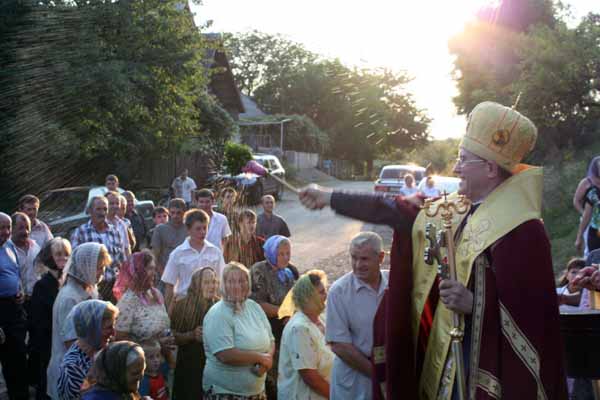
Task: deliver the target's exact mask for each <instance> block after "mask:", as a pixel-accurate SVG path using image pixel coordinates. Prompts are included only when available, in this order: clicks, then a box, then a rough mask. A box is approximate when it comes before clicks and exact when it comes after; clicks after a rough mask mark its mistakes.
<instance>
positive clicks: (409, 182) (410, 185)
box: [400, 174, 419, 196]
mask: <svg viewBox="0 0 600 400" xmlns="http://www.w3.org/2000/svg"><path fill="white" fill-rule="evenodd" d="M418 191H419V189H417V187H416V186H415V177H414V176H412V174H406V175H404V186H403V187H402V189H400V193H401V194H402V195H403V196H412V195H413V194H416V193H417V192H418Z"/></svg>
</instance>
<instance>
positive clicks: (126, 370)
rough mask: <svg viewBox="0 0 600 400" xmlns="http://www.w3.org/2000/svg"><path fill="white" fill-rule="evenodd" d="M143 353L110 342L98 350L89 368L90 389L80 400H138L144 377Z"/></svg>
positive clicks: (131, 345)
mask: <svg viewBox="0 0 600 400" xmlns="http://www.w3.org/2000/svg"><path fill="white" fill-rule="evenodd" d="M145 369H146V360H145V358H144V350H142V347H141V346H140V345H139V344H137V343H134V342H129V341H121V342H114V343H111V344H109V345H108V347H107V348H105V349H104V350H102V351H101V352H100V353H99V354H98V356H97V357H96V360H95V361H94V366H93V367H92V373H91V375H92V376H91V378H90V381H91V382H92V383H93V385H92V386H91V387H90V389H89V390H87V391H85V392H84V393H83V395H82V396H81V398H82V399H83V400H140V395H139V393H138V389H139V386H140V381H141V380H142V378H143V376H144V370H145Z"/></svg>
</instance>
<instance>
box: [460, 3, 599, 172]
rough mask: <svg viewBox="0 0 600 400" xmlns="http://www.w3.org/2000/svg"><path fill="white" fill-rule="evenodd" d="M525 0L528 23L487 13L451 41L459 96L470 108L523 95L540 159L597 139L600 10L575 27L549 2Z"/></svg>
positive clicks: (522, 106)
mask: <svg viewBox="0 0 600 400" xmlns="http://www.w3.org/2000/svg"><path fill="white" fill-rule="evenodd" d="M524 3H526V4H527V5H528V7H529V8H528V10H529V14H528V15H529V17H528V18H529V19H527V18H526V20H527V21H529V22H528V23H527V24H525V25H522V24H517V25H514V24H510V23H508V22H506V21H504V23H502V22H497V23H489V22H486V21H481V20H480V21H478V22H474V23H471V24H468V25H467V26H466V27H465V29H464V30H463V31H462V32H461V33H459V34H458V35H456V36H455V37H454V38H452V40H451V41H450V42H449V47H450V51H451V53H453V54H454V55H456V59H455V71H454V75H455V79H456V81H457V87H458V89H459V95H458V96H457V97H455V99H454V102H455V104H456V106H457V107H458V110H459V113H462V114H468V113H469V112H470V111H471V110H472V109H473V108H474V107H475V105H477V104H478V103H480V102H481V101H485V100H492V101H498V102H500V103H503V104H506V105H512V104H513V103H514V102H515V100H516V99H517V97H518V95H519V94H521V100H520V102H519V105H518V109H519V111H521V112H522V113H523V114H524V115H526V116H528V117H529V118H531V119H532V121H533V122H534V123H535V124H536V126H537V127H538V130H539V136H538V144H537V146H536V151H535V153H534V154H533V159H534V160H538V161H539V160H541V159H545V158H554V157H555V156H556V155H557V154H559V153H560V152H561V151H564V150H565V149H566V148H568V147H569V146H575V147H582V146H584V145H587V144H589V143H590V141H591V140H593V137H592V134H591V132H593V131H594V130H595V128H596V127H597V125H598V120H599V119H600V100H599V99H600V91H599V89H598V88H599V85H598V83H599V80H598V77H599V76H600V46H598V43H599V42H600V14H589V15H588V16H587V17H586V18H584V19H583V20H582V21H581V22H580V24H579V26H577V27H575V28H572V29H571V28H568V27H567V26H566V24H565V23H564V22H563V21H562V20H561V18H562V17H561V16H560V15H559V13H560V10H554V9H553V8H552V7H551V6H550V5H549V4H548V2H547V1H545V0H535V1H534V0H528V1H527V2H524ZM503 8H505V7H503ZM549 13H550V14H549ZM549 15H550V16H549Z"/></svg>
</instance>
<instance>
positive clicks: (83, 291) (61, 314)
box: [47, 242, 111, 399]
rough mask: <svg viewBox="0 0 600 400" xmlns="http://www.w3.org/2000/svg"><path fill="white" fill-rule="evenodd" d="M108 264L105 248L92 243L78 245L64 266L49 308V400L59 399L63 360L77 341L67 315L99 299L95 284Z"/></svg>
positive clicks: (108, 258)
mask: <svg viewBox="0 0 600 400" xmlns="http://www.w3.org/2000/svg"><path fill="white" fill-rule="evenodd" d="M110 263H111V258H110V255H109V254H108V250H107V249H106V247H105V246H104V245H102V244H98V243H93V242H92V243H84V244H81V245H79V246H77V247H76V248H75V249H74V250H73V254H72V255H71V258H70V259H69V261H68V263H67V266H66V268H65V273H66V274H67V281H66V283H65V285H64V286H63V287H62V289H60V290H59V292H58V296H56V301H55V302H54V306H53V307H52V355H51V357H50V363H49V364H48V371H47V379H48V380H47V385H48V396H50V397H51V398H52V399H58V391H57V387H56V384H57V381H58V375H59V366H60V363H61V361H62V358H63V356H64V355H65V353H66V352H67V350H68V349H69V347H71V344H73V342H74V341H75V340H76V339H77V333H76V332H75V327H74V325H73V321H72V320H70V319H69V318H68V315H69V313H70V312H71V310H72V309H73V307H75V306H76V305H77V304H79V303H81V302H82V301H85V300H89V299H94V298H96V297H98V291H97V288H96V284H97V283H98V282H99V281H100V280H101V279H102V276H103V274H104V269H105V268H106V266H108V265H110Z"/></svg>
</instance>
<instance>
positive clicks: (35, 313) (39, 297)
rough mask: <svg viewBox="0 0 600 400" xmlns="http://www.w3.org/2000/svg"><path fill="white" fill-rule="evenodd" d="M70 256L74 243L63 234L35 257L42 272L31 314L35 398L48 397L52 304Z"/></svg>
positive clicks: (48, 242)
mask: <svg viewBox="0 0 600 400" xmlns="http://www.w3.org/2000/svg"><path fill="white" fill-rule="evenodd" d="M70 256H71V244H70V243H69V241H68V240H66V239H63V238H61V237H56V238H54V239H50V240H49V241H47V242H46V243H45V244H44V247H42V250H41V251H40V252H39V254H38V255H37V258H36V266H37V268H38V270H39V272H40V274H43V275H42V277H41V279H40V280H39V281H37V282H36V283H35V286H34V287H33V294H32V295H31V305H30V308H29V314H28V316H27V317H28V324H29V334H30V336H29V346H30V347H29V366H30V368H31V373H32V374H33V375H34V376H32V377H31V378H33V379H34V382H35V384H36V398H37V399H45V398H46V389H47V388H46V370H47V369H48V364H49V363H50V355H51V349H52V307H53V306H54V301H55V300H56V296H57V295H58V289H59V288H60V286H61V285H62V283H63V282H64V279H63V270H64V268H65V267H66V265H67V261H68V260H69V257H70Z"/></svg>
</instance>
